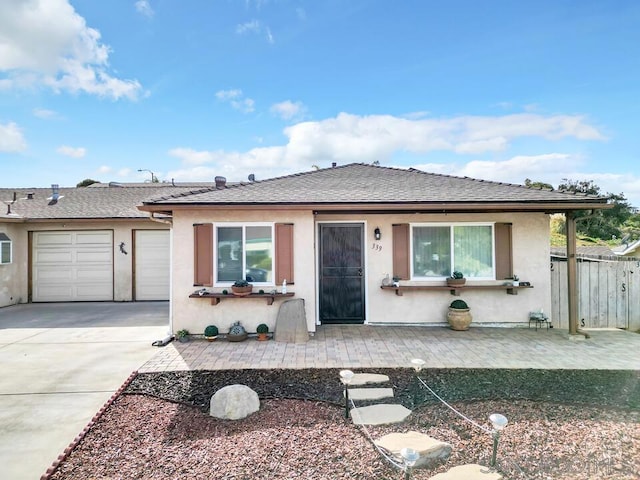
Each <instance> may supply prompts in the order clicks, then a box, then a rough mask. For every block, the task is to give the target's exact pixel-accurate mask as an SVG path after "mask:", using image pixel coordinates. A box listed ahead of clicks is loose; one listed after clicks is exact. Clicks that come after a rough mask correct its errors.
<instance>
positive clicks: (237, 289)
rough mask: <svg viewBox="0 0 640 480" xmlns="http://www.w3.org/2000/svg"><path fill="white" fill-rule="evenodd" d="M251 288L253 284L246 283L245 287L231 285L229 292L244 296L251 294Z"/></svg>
mask: <svg viewBox="0 0 640 480" xmlns="http://www.w3.org/2000/svg"><path fill="white" fill-rule="evenodd" d="M252 290H253V285H248V286H246V287H231V293H233V294H234V295H237V296H239V297H246V296H247V295H251V291H252Z"/></svg>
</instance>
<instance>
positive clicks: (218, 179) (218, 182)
mask: <svg viewBox="0 0 640 480" xmlns="http://www.w3.org/2000/svg"><path fill="white" fill-rule="evenodd" d="M226 185H227V179H226V178H224V177H216V188H224V187H225V186H226Z"/></svg>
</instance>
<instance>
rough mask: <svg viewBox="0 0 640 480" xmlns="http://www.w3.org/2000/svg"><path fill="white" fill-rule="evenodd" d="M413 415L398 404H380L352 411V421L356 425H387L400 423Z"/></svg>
mask: <svg viewBox="0 0 640 480" xmlns="http://www.w3.org/2000/svg"><path fill="white" fill-rule="evenodd" d="M409 415H411V410H409V409H408V408H406V407H403V406H402V405H398V404H396V403H390V404H386V403H378V404H376V405H369V406H368V407H357V408H352V409H351V420H353V423H354V424H355V425H386V424H388V423H400V422H404V421H405V419H406V418H407V417H408V416H409Z"/></svg>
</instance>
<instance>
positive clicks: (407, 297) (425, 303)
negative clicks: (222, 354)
mask: <svg viewBox="0 0 640 480" xmlns="http://www.w3.org/2000/svg"><path fill="white" fill-rule="evenodd" d="M333 221H335V222H338V221H350V222H363V223H364V224H365V225H366V238H365V239H364V243H365V255H366V258H365V262H366V269H365V282H366V291H365V302H366V317H367V320H366V321H367V323H370V324H376V323H377V324H388V323H397V324H406V323H415V324H444V322H446V318H445V315H446V311H447V307H448V305H449V303H450V302H451V301H452V300H454V299H456V298H462V299H464V300H465V301H467V303H469V305H470V307H471V309H472V314H473V316H474V322H475V324H476V325H480V324H486V325H490V324H519V323H520V324H522V323H524V322H527V319H528V314H529V312H530V311H533V310H539V309H540V308H542V309H544V310H545V312H550V311H551V290H550V288H551V287H550V275H549V255H550V254H549V218H548V216H547V215H545V214H542V213H522V214H465V215H462V214H461V215H446V216H443V215H421V214H420V215H364V214H363V215H347V214H344V215H342V214H340V215H313V213H312V212H311V211H303V212H300V211H278V212H271V211H258V212H252V211H249V210H246V211H237V210H236V211H230V210H228V211H223V210H220V211H215V212H214V211H207V210H201V211H191V212H187V211H184V212H175V213H174V235H173V248H174V255H173V260H172V261H173V264H172V267H173V279H172V281H173V288H172V293H173V297H172V317H173V330H174V331H177V330H179V329H181V328H186V329H188V330H189V331H190V332H191V333H202V332H203V331H204V328H205V327H206V326H207V325H208V324H215V325H216V326H218V328H219V329H220V331H221V333H225V332H226V331H227V330H228V328H229V326H230V325H231V324H232V323H233V322H234V321H238V320H239V321H241V323H242V324H243V325H244V326H245V328H247V330H248V331H255V327H256V326H257V325H258V324H259V323H263V322H264V323H267V324H268V325H269V327H270V328H271V329H272V328H273V326H274V325H275V319H276V315H277V312H278V307H279V302H280V301H276V302H275V303H274V305H272V306H267V305H266V302H264V301H263V300H257V299H251V300H249V299H245V300H237V299H234V300H227V299H223V300H222V301H221V302H220V303H219V304H218V305H216V306H212V305H211V304H210V301H209V300H207V299H200V298H197V299H195V298H194V299H192V298H188V297H189V294H191V293H193V292H194V291H195V290H198V289H199V288H200V287H194V286H193V261H192V259H193V224H194V223H215V222H290V223H294V225H295V228H294V248H295V256H294V262H295V275H296V277H295V285H293V286H290V288H289V291H293V292H295V298H303V299H304V300H305V306H306V316H307V326H308V329H309V331H315V327H316V322H317V318H318V312H317V281H316V279H317V268H316V265H317V252H316V249H315V245H316V242H315V240H316V232H317V222H333ZM438 221H440V222H510V223H512V224H513V228H512V235H513V264H514V272H515V273H516V274H517V275H518V276H519V277H520V280H522V281H528V282H530V283H531V284H532V285H533V286H534V288H532V289H522V290H519V291H518V295H507V293H506V291H505V290H475V291H474V290H468V291H465V292H464V293H463V294H462V295H461V296H460V297H455V296H453V295H451V294H450V293H448V292H443V291H422V290H421V291H407V292H405V293H404V295H403V296H401V297H400V296H396V295H395V294H394V292H393V291H389V290H381V289H380V284H381V281H382V278H383V277H384V275H385V274H386V273H388V274H390V275H392V274H393V271H392V270H393V269H392V262H393V259H392V225H393V224H394V223H418V222H438ZM376 227H379V228H380V230H381V232H382V239H381V240H380V241H379V242H376V241H375V240H374V233H373V232H374V229H375V228H376ZM405 283H406V282H405ZM499 283H500V282H499ZM438 284H443V282H438ZM213 290H214V291H221V290H222V287H218V288H215V287H214V288H213Z"/></svg>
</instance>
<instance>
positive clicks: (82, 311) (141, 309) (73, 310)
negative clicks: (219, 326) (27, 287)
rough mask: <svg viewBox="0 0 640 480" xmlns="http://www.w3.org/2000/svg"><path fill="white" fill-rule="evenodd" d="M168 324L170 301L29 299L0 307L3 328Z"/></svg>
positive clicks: (0, 324) (151, 325)
mask: <svg viewBox="0 0 640 480" xmlns="http://www.w3.org/2000/svg"><path fill="white" fill-rule="evenodd" d="M168 324H169V302H122V303H113V302H82V303H78V302H76V303H27V304H21V305H12V306H10V307H4V308H0V329H4V328H85V327H158V326H164V325H168Z"/></svg>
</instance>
